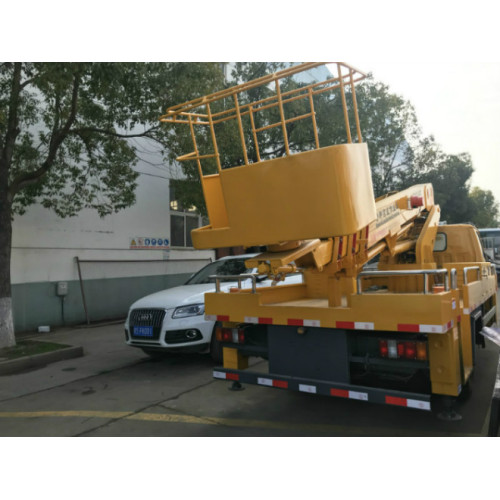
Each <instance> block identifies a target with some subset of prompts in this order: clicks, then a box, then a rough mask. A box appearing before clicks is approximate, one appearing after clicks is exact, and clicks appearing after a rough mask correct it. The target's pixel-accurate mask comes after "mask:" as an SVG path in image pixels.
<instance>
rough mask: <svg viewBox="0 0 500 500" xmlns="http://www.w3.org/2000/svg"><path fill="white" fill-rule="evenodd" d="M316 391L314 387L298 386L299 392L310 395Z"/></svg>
mask: <svg viewBox="0 0 500 500" xmlns="http://www.w3.org/2000/svg"><path fill="white" fill-rule="evenodd" d="M316 390H317V389H316V386H315V385H307V384H299V391H300V392H310V393H311V394H316Z"/></svg>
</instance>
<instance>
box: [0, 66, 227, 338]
mask: <svg viewBox="0 0 500 500" xmlns="http://www.w3.org/2000/svg"><path fill="white" fill-rule="evenodd" d="M222 77H223V75H222V72H221V71H220V66H219V65H218V64H215V63H211V64H209V63H204V64H201V63H200V64H195V63H1V64H0V348H1V347H5V346H11V345H14V344H15V337H14V331H13V324H12V310H11V284H10V255H11V239H12V217H13V215H14V214H16V213H17V214H22V213H23V212H24V211H25V209H26V207H28V206H30V205H31V204H33V203H41V204H42V205H43V206H44V207H46V208H49V209H52V210H54V211H55V212H56V213H57V214H58V215H59V216H61V217H67V216H74V215H76V214H77V213H78V211H79V210H81V209H82V208H93V209H95V210H97V211H98V213H99V214H100V215H101V216H104V215H107V214H110V213H112V212H116V211H118V210H121V209H123V208H125V207H128V206H130V205H132V204H133V203H134V201H135V195H134V189H135V187H136V182H135V181H136V178H137V175H138V174H137V173H136V172H134V170H133V168H132V167H133V166H134V165H135V163H136V161H137V157H138V154H139V153H138V151H137V148H136V147H135V146H134V144H133V143H132V142H131V138H137V137H143V138H145V139H147V140H151V141H155V142H156V143H158V144H160V145H161V146H162V147H164V148H166V149H165V151H169V152H170V154H175V152H176V151H175V150H176V147H177V145H178V144H179V143H180V142H183V140H185V139H183V135H182V134H183V131H182V130H179V131H175V132H174V131H172V130H171V129H169V128H167V127H161V126H160V124H159V122H158V118H159V116H160V115H161V114H162V113H163V112H164V111H165V109H166V108H167V107H168V106H170V105H173V104H177V103H179V102H183V101H186V100H188V99H191V98H194V97H198V96H201V95H205V94H207V93H210V92H214V91H215V90H219V89H220V88H221V85H222V83H223V81H222Z"/></svg>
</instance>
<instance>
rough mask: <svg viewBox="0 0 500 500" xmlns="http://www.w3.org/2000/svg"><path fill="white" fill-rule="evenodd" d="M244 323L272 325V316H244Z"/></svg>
mask: <svg viewBox="0 0 500 500" xmlns="http://www.w3.org/2000/svg"><path fill="white" fill-rule="evenodd" d="M244 319H245V323H254V324H256V325H272V324H273V318H258V317H256V316H245V318H244Z"/></svg>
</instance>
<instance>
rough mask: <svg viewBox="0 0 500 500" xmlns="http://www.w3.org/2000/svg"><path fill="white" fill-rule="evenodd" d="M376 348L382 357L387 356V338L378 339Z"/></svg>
mask: <svg viewBox="0 0 500 500" xmlns="http://www.w3.org/2000/svg"><path fill="white" fill-rule="evenodd" d="M378 350H379V353H380V356H382V357H383V358H387V356H388V355H389V348H388V346H387V340H379V341H378Z"/></svg>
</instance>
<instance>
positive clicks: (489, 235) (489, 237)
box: [478, 227, 500, 278]
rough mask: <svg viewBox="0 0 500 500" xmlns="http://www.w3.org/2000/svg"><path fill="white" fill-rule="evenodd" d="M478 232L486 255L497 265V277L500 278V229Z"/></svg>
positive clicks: (487, 229) (480, 230)
mask: <svg viewBox="0 0 500 500" xmlns="http://www.w3.org/2000/svg"><path fill="white" fill-rule="evenodd" d="M478 231H479V239H480V240H481V245H482V247H483V252H484V255H485V257H486V258H487V259H488V260H489V261H490V262H492V263H493V264H495V268H496V271H497V276H498V277H499V278H500V228H493V227H492V228H484V229H478Z"/></svg>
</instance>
